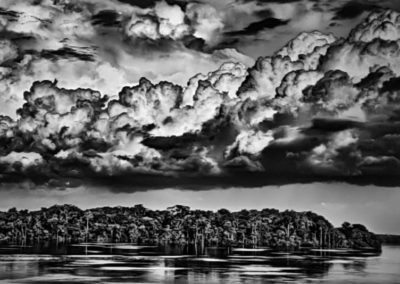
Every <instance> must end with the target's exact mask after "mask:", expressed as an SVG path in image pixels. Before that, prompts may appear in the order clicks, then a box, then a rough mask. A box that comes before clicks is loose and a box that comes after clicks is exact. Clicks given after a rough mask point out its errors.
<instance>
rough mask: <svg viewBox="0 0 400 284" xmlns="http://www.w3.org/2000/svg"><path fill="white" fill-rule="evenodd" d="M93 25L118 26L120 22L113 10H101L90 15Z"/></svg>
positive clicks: (118, 16)
mask: <svg viewBox="0 0 400 284" xmlns="http://www.w3.org/2000/svg"><path fill="white" fill-rule="evenodd" d="M92 21H93V24H94V25H102V26H106V27H113V26H119V25H120V24H121V19H120V15H119V14H118V13H117V12H115V11H113V10H102V11H100V12H98V13H97V14H95V15H93V16H92Z"/></svg>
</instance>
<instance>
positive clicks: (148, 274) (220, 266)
mask: <svg viewBox="0 0 400 284" xmlns="http://www.w3.org/2000/svg"><path fill="white" fill-rule="evenodd" d="M195 252H197V255H196V254H195ZM0 283H229V284H233V283H380V284H384V283H400V246H383V250H382V253H380V254H376V253H367V252H363V253H361V252H355V251H351V250H309V251H301V252H276V251H270V250H268V249H267V248H265V249H264V248H259V249H254V250H248V249H231V250H227V249H218V248H207V249H204V250H203V251H202V252H199V251H198V250H197V251H196V250H195V249H194V248H183V247H150V246H149V247H143V246H134V245H129V244H125V245H122V244H121V245H120V244H87V245H85V244H84V245H73V246H67V247H58V248H54V247H48V248H32V247H25V248H20V247H13V246H7V247H0Z"/></svg>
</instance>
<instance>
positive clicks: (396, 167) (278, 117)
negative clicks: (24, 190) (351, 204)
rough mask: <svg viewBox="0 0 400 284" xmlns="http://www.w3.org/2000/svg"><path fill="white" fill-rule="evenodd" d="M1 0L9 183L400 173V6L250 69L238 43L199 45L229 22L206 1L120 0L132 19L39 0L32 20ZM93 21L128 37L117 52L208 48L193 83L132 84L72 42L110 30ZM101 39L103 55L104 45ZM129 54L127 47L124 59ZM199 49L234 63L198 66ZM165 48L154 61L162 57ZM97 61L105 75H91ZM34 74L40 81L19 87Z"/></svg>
mask: <svg viewBox="0 0 400 284" xmlns="http://www.w3.org/2000/svg"><path fill="white" fill-rule="evenodd" d="M45 2H46V1H45ZM47 2H49V3H50V1H47ZM47 2H46V3H47ZM61 2H63V1H61ZM7 3H8V4H9V6H8V7H7V9H6V10H4V9H3V10H1V11H0V17H1V19H2V21H0V23H1V26H0V27H1V28H2V29H3V30H2V32H3V33H6V34H8V37H7V38H6V39H2V40H1V41H0V46H1V47H2V48H1V49H0V65H1V70H0V71H1V73H0V85H1V86H2V88H3V91H2V95H1V100H2V101H4V102H6V103H5V104H3V105H5V106H7V102H12V104H10V106H11V105H13V106H14V109H18V110H17V115H13V116H11V117H10V116H7V115H8V114H10V112H11V110H12V107H10V109H9V108H8V107H7V108H5V107H4V108H3V107H2V109H1V110H2V113H3V115H2V116H0V141H1V143H0V173H1V176H0V178H1V182H3V183H19V182H27V183H32V184H45V185H46V186H48V187H52V188H53V187H54V188H64V187H72V186H77V185H80V184H82V183H94V184H102V185H110V186H113V187H114V188H116V190H122V191H124V190H135V188H149V187H165V186H185V187H189V188H191V187H193V188H198V187H203V186H204V187H209V186H215V185H219V186H232V185H240V186H255V185H266V184H285V183H298V182H315V181H344V182H349V183H357V184H381V185H390V186H397V185H399V183H400V180H399V179H398V175H399V174H400V149H399V146H398V145H400V143H399V142H400V141H399V137H400V136H399V135H400V132H399V129H400V127H399V126H400V125H399V123H400V116H399V114H400V105H399V103H400V99H399V92H400V61H399V58H400V56H399V55H400V14H399V13H397V12H395V11H391V10H387V11H383V12H374V13H372V14H371V15H370V16H369V17H368V18H367V19H366V20H365V21H363V22H362V23H361V24H359V25H357V26H356V27H355V28H354V29H353V30H352V31H351V32H350V34H349V36H348V37H347V38H345V39H344V38H337V37H336V36H334V35H332V34H324V33H321V32H319V31H313V32H304V33H300V34H299V35H298V36H297V37H295V38H294V39H292V40H290V41H289V42H288V43H287V44H286V45H285V46H284V47H282V48H281V49H279V50H278V51H276V52H275V53H274V54H273V55H272V56H266V57H261V58H259V59H258V60H257V61H256V62H255V64H254V66H253V67H251V68H248V67H247V66H248V65H249V64H248V63H249V61H250V60H248V58H247V57H246V56H244V55H240V54H239V53H237V52H236V51H233V50H222V51H221V50H214V51H212V52H211V53H209V52H208V53H207V52H206V51H205V49H204V46H205V45H207V46H208V47H211V46H213V45H217V44H218V43H217V42H215V40H216V39H217V38H218V36H217V34H218V33H221V29H223V26H224V21H223V20H221V19H222V18H218V17H219V16H218V13H217V11H218V10H217V9H216V8H215V7H212V6H210V5H208V4H207V5H208V6H207V5H206V4H204V3H203V4H201V5H200V4H198V5H200V6H198V5H197V6H196V5H194V4H190V3H189V4H188V3H186V4H184V3H172V4H171V3H170V2H155V3H154V5H153V6H151V7H133V6H132V5H130V4H124V5H123V7H124V9H125V10H126V11H129V14H130V17H125V14H124V13H127V12H126V11H125V10H124V12H123V11H121V14H119V13H117V14H112V15H111V14H110V13H111V12H110V11H108V10H106V8H111V7H110V5H116V6H115V7H118V8H121V7H122V6H121V4H118V5H117V4H116V2H113V1H110V2H109V3H108V4H105V3H103V2H101V3H103V4H104V5H106V6H105V7H102V9H103V10H101V11H103V12H101V13H103V14H101V15H99V13H100V11H98V13H97V14H96V15H97V16H96V17H94V18H93V16H92V14H93V9H95V8H96V9H99V6H96V5H95V4H93V3H92V4H93V5H91V1H84V3H85V5H83V4H82V6H80V7H79V8H80V10H76V9H77V7H76V6H74V5H73V4H71V6H70V5H67V4H66V3H64V4H63V5H64V6H62V7H63V9H64V11H68V12H69V14H68V17H66V18H64V19H60V18H59V17H60V11H58V10H56V9H55V7H53V6H51V5H48V6H46V5H40V6H38V7H37V11H35V10H30V11H29V13H31V14H32V13H35V12H37V13H38V14H39V13H41V15H42V16H41V17H43V13H44V12H47V13H48V18H49V20H48V22H46V21H45V22H43V21H42V20H41V21H39V22H38V23H37V26H32V24H29V25H28V24H26V23H27V22H29V21H28V20H27V19H26V17H27V16H26V14H25V12H22V11H23V9H26V5H25V4H24V2H18V1H17V2H14V1H10V2H7ZM58 5H60V4H58ZM97 5H99V4H97ZM107 5H108V6H107ZM125 6H126V7H125ZM57 7H58V6H57ZM115 7H113V8H114V9H116V8H115ZM43 9H45V10H43ZM85 9H86V10H85ZM104 11H108V12H107V13H109V14H106V15H104V13H106V12H104ZM86 12H87V13H88V14H86ZM89 12H90V13H89ZM44 15H46V14H44ZM88 15H90V19H91V21H90V24H88V22H87V21H86V20H85V19H86V18H87V17H89V16H88ZM30 17H34V16H32V15H30ZM71 17H75V18H71ZM82 17H84V18H83V19H82ZM207 18H212V19H214V20H213V21H211V22H210V21H204V19H207ZM4 19H6V20H4ZM71 19H73V21H71ZM218 19H219V20H218ZM79 20H81V22H79ZM56 21H60V22H56ZM85 24H87V25H89V26H85ZM98 25H100V26H101V29H102V32H103V35H104V34H108V36H109V33H110V31H109V30H107V29H110V28H111V29H115V26H118V27H119V31H120V32H121V35H120V36H121V38H120V39H115V42H114V44H117V45H118V48H120V49H121V50H124V48H126V45H129V46H130V48H135V47H137V48H138V49H140V50H142V51H143V50H144V49H143V48H144V47H145V48H146V49H147V50H148V51H149V52H150V53H151V54H153V55H154V54H161V53H160V50H163V49H166V50H169V51H171V50H172V54H174V52H177V54H178V53H179V52H181V51H184V52H183V54H186V53H185V52H189V53H192V55H193V54H194V55H193V56H194V58H198V57H197V56H202V57H200V59H199V70H196V72H193V74H197V75H195V76H193V77H192V78H190V79H189V80H188V82H187V83H186V84H178V83H176V82H174V81H173V80H171V81H167V80H164V81H160V82H158V80H157V79H155V80H151V78H150V79H149V78H144V77H142V78H140V80H139V82H138V83H137V84H134V83H132V84H130V83H129V82H126V81H125V79H123V78H122V79H121V76H125V75H126V74H129V71H126V70H125V69H124V68H123V65H121V64H122V63H120V62H119V63H115V65H114V66H113V65H109V66H108V67H106V66H105V64H108V63H109V61H101V60H99V58H100V57H99V58H96V56H97V55H96V54H97V53H92V52H91V51H90V50H88V49H87V46H85V47H76V46H75V44H80V43H82V42H84V41H85V39H86V40H87V39H88V38H90V40H91V41H94V39H95V38H97V40H99V41H100V40H104V38H101V36H100V33H99V32H98V31H96V32H93V33H92V34H90V33H91V29H93V28H94V27H96V29H97V28H98V27H97V26H98ZM209 25H211V26H209ZM29 29H30V30H29ZM253 29H254V26H253ZM27 33H28V34H30V35H31V37H28V36H27ZM68 33H69V34H70V35H71V36H70V37H67V39H66V40H65V42H67V43H68V46H62V47H60V48H59V49H55V47H54V46H51V47H50V45H57V44H59V41H57V40H55V39H57V37H56V36H57V35H59V36H60V37H62V36H65V35H69V34H68ZM10 34H12V35H13V36H10ZM22 34H23V35H24V36H22ZM188 37H190V38H191V39H192V40H198V39H201V40H202V42H203V43H204V44H205V45H203V49H201V50H199V49H198V48H196V49H193V46H191V47H187V46H185V44H186V40H187V39H188ZM122 38H123V40H121V39H122ZM38 39H41V40H38ZM44 39H45V40H44ZM49 39H53V41H51V40H49ZM43 44H46V46H45V47H43V46H42V45H43ZM110 44H111V43H110ZM71 46H74V47H73V48H72V47H71ZM139 47H140V48H139ZM177 47H179V48H180V49H175V50H174V48H177ZM102 48H103V49H104V50H100V51H99V50H98V52H99V53H101V54H102V57H104V56H105V55H104V54H106V51H107V48H106V47H105V46H102ZM108 51H109V50H108ZM169 51H168V52H167V53H168V54H170V53H169ZM102 52H104V53H102ZM193 52H195V53H193ZM93 54H95V55H96V56H95V55H93ZM126 54H128V53H126ZM129 54H130V53H129ZM120 55H121V54H120ZM163 56H164V55H161V57H156V59H157V60H158V59H159V58H163ZM71 57H72V58H77V59H76V61H73V64H72V66H71V65H69V64H63V63H62V61H59V60H62V59H60V58H68V60H69V61H70V59H71ZM54 58H57V60H54ZM127 58H133V57H124V56H122V58H119V59H120V60H122V61H123V60H124V59H127ZM134 58H136V57H134ZM201 58H207V60H210V61H213V62H214V61H215V60H214V59H215V58H219V59H220V61H221V62H222V61H226V60H227V59H228V58H229V60H228V61H229V62H226V63H223V64H222V65H221V66H220V67H218V68H217V67H216V68H215V71H211V72H201V70H202V67H201ZM232 59H234V61H232ZM157 60H155V61H154V62H153V63H151V62H150V63H149V65H150V66H153V67H154V66H156V64H157V66H160V67H161V68H163V67H162V66H163V64H162V61H159V62H158V63H157ZM161 60H162V59H161ZM169 60H174V58H173V57H170V58H169V59H168V61H166V62H165V64H167V65H168V66H173V65H172V64H173V63H171V62H172V61H169ZM69 61H68V62H69ZM122 61H121V62H122ZM246 61H247V62H246ZM45 62H46V63H45ZM167 62H168V63H167ZM243 62H245V63H243ZM64 63H65V62H64ZM128 63H129V60H128ZM92 64H94V65H93V66H92ZM125 64H126V65H129V64H127V63H125ZM214 64H215V62H214ZM94 66H95V67H94ZM115 66H117V67H115ZM193 66H195V65H193ZM193 66H192V67H193ZM113 68H114V69H113ZM43 70H44V71H43ZM41 71H43V72H42V73H41ZM92 71H95V72H97V73H96V74H90V76H89V77H86V76H88V74H89V73H90V72H92ZM125 71H126V72H127V73H125ZM51 72H53V73H54V74H55V75H54V76H55V78H56V80H42V79H44V78H42V77H41V75H40V74H43V76H44V75H48V74H49V73H51ZM99 72H102V74H100V73H99ZM32 74H34V76H35V77H39V80H38V81H35V82H33V83H32V84H30V85H29V87H27V88H26V89H25V90H24V91H25V92H24V93H23V96H22V93H21V94H19V95H17V93H18V91H16V90H19V88H21V87H22V86H27V85H28V83H30V81H31V78H32ZM38 74H39V75H38ZM144 75H146V72H144ZM53 79H54V78H53ZM75 79H77V80H75ZM153 79H154V78H153ZM71 82H72V83H71ZM123 86H124V87H123ZM117 87H118V91H116V88H117ZM121 87H122V88H121ZM13 88H14V89H13ZM15 96H17V97H15Z"/></svg>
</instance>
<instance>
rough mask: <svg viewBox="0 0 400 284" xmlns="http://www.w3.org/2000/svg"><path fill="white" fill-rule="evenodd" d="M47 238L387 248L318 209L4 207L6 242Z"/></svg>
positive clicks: (2, 237)
mask: <svg viewBox="0 0 400 284" xmlns="http://www.w3.org/2000/svg"><path fill="white" fill-rule="evenodd" d="M44 242H47V243H49V242H50V243H54V244H57V245H59V244H71V243H84V242H98V243H133V244H138V245H165V244H182V245H185V244H197V245H201V246H221V247H246V248H249V247H250V248H254V247H260V246H262V247H269V248H272V249H278V250H280V249H299V248H352V249H370V250H375V251H380V250H381V241H380V240H379V238H378V237H377V236H376V235H375V234H373V233H371V232H369V231H368V230H367V229H366V228H365V226H363V225H361V224H350V223H348V222H345V223H343V225H342V226H341V227H340V228H334V226H333V225H332V224H331V223H330V222H329V221H328V220H326V219H325V218H324V217H322V216H320V215H318V214H315V213H313V212H295V211H283V212H280V211H279V210H276V209H262V210H241V211H238V212H230V211H228V210H227V209H220V210H218V211H217V212H213V211H203V210H191V209H190V208H189V207H187V206H182V205H176V206H173V207H169V208H167V209H166V210H150V209H147V208H145V207H144V206H142V205H135V206H133V207H101V208H95V209H88V210H81V209H79V208H78V207H76V206H72V205H54V206H52V207H50V208H42V209H41V210H38V211H28V210H17V209H16V208H11V209H9V210H8V211H7V212H0V244H4V245H10V244H13V245H21V246H26V245H35V244H41V243H44Z"/></svg>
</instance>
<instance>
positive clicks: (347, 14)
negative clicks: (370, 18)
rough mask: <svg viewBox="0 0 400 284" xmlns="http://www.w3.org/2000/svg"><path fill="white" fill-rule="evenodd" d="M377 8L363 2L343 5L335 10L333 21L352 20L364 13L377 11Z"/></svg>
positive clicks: (351, 2)
mask: <svg viewBox="0 0 400 284" xmlns="http://www.w3.org/2000/svg"><path fill="white" fill-rule="evenodd" d="M378 7H379V6H377V5H375V4H371V3H368V2H365V1H358V0H355V1H350V2H347V3H345V4H344V5H343V6H342V7H339V8H337V9H335V13H336V14H335V19H336V20H341V19H353V18H357V17H358V16H360V15H361V14H362V13H364V12H369V11H372V10H374V9H377V8H378Z"/></svg>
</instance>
